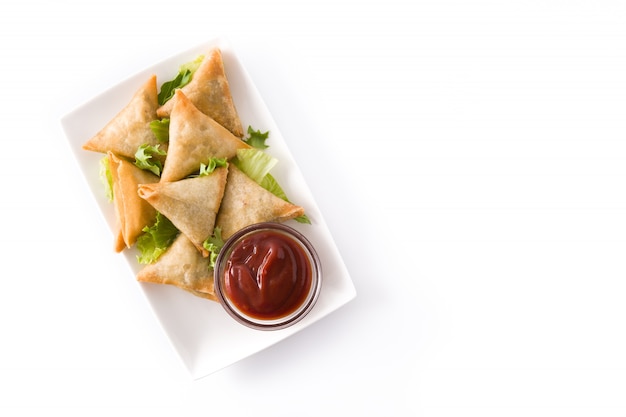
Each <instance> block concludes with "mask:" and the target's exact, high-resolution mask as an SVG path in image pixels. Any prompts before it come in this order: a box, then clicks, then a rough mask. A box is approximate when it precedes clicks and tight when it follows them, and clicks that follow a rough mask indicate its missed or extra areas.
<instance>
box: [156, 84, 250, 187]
mask: <svg viewBox="0 0 626 417" xmlns="http://www.w3.org/2000/svg"><path fill="white" fill-rule="evenodd" d="M175 97H176V103H175V105H174V108H173V109H172V114H171V115H170V135H169V148H168V153H167V159H166V160H165V166H164V167H163V172H162V173H161V181H169V182H171V181H177V180H180V179H183V178H185V177H187V176H189V175H190V174H193V173H195V172H197V171H198V170H199V169H200V164H202V163H207V161H208V160H209V159H210V158H227V159H230V158H232V157H234V156H235V155H236V154H237V149H247V148H250V145H248V144H247V143H246V142H244V141H243V140H241V139H239V138H238V137H236V136H234V135H233V134H232V133H230V132H229V131H228V130H227V129H226V128H225V127H223V126H222V125H220V124H219V123H217V122H216V121H215V120H213V119H212V118H211V117H209V116H207V115H206V114H204V113H202V112H201V111H200V110H198V109H197V108H196V106H194V104H193V103H192V102H191V101H190V100H189V99H188V98H187V97H186V96H185V94H184V93H183V92H182V91H181V90H176V94H175Z"/></svg>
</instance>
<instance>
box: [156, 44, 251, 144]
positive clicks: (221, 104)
mask: <svg viewBox="0 0 626 417" xmlns="http://www.w3.org/2000/svg"><path fill="white" fill-rule="evenodd" d="M182 91H183V93H185V96H187V97H188V98H189V99H190V100H191V101H192V102H193V104H194V105H195V106H196V107H197V108H198V109H199V110H200V111H201V112H202V113H204V114H206V115H208V116H210V117H211V118H213V119H214V120H215V121H216V122H217V123H219V124H220V125H222V126H224V127H225V128H226V129H228V130H229V131H230V132H231V133H232V134H233V135H235V136H237V137H239V138H241V137H243V128H242V126H241V121H240V120H239V115H238V114H237V109H236V108H235V104H234V102H233V97H232V94H231V91H230V86H229V84H228V79H227V78H226V73H225V71H224V62H223V59H222V52H221V50H220V49H219V48H213V49H211V50H210V51H209V52H208V54H207V55H206V56H205V57H204V59H203V61H202V63H201V64H200V66H199V67H198V69H197V70H196V71H195V72H194V74H193V77H192V79H191V81H190V82H189V84H187V85H185V86H184V87H182ZM176 100H177V98H176V97H173V98H172V99H170V100H168V101H167V102H166V103H165V104H164V105H163V106H161V107H159V109H158V110H157V114H158V115H159V117H169V116H170V113H171V112H172V110H173V107H174V102H175V101H176Z"/></svg>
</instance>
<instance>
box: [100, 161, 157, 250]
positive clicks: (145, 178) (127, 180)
mask: <svg viewBox="0 0 626 417" xmlns="http://www.w3.org/2000/svg"><path fill="white" fill-rule="evenodd" d="M108 158H109V170H110V172H111V178H112V180H113V204H114V206H115V214H116V216H117V224H118V225H119V230H120V232H121V237H122V241H123V242H124V244H123V245H122V244H121V242H120V239H119V234H118V236H117V237H116V243H115V250H116V251H117V252H121V251H122V250H123V249H124V246H126V247H131V246H132V245H133V244H134V243H135V242H136V241H137V237H138V236H139V235H140V234H141V233H142V229H143V228H144V227H145V226H151V225H152V223H154V219H155V218H156V210H155V209H154V207H152V205H151V204H149V203H148V202H147V201H145V200H144V199H143V198H141V197H139V194H138V193H137V189H138V186H139V184H152V183H156V182H158V181H159V177H158V176H156V175H154V174H153V173H151V172H150V171H146V170H143V169H141V168H138V167H136V166H135V165H134V164H133V163H131V162H129V161H127V160H125V159H123V158H120V157H118V156H117V155H115V154H113V153H112V152H108Z"/></svg>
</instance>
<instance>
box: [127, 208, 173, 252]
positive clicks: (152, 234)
mask: <svg viewBox="0 0 626 417" xmlns="http://www.w3.org/2000/svg"><path fill="white" fill-rule="evenodd" d="M143 232H144V233H143V234H142V235H141V236H139V237H138V238H137V249H139V251H140V254H139V255H137V260H138V261H139V263H140V264H150V263H153V262H154V261H156V260H157V259H158V258H159V256H161V255H162V254H163V252H165V251H166V250H167V248H169V246H170V245H171V244H172V242H173V241H174V239H176V237H177V236H178V233H179V231H178V229H177V228H176V226H174V224H173V223H172V222H171V221H170V220H169V219H168V218H167V217H165V216H164V215H162V214H161V213H157V216H156V222H155V223H154V225H153V226H150V227H149V226H146V227H144V228H143Z"/></svg>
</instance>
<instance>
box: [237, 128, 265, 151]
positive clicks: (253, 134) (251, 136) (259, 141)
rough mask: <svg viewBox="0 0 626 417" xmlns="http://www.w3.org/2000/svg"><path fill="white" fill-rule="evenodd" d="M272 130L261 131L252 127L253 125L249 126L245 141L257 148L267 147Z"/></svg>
mask: <svg viewBox="0 0 626 417" xmlns="http://www.w3.org/2000/svg"><path fill="white" fill-rule="evenodd" d="M269 135H270V132H269V131H267V132H263V133H262V132H261V131H260V130H254V129H252V126H248V137H246V138H244V139H243V140H244V142H246V143H247V144H248V145H250V146H252V147H254V148H257V149H267V148H269V146H268V145H266V144H265V141H266V140H267V138H268V136H269Z"/></svg>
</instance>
